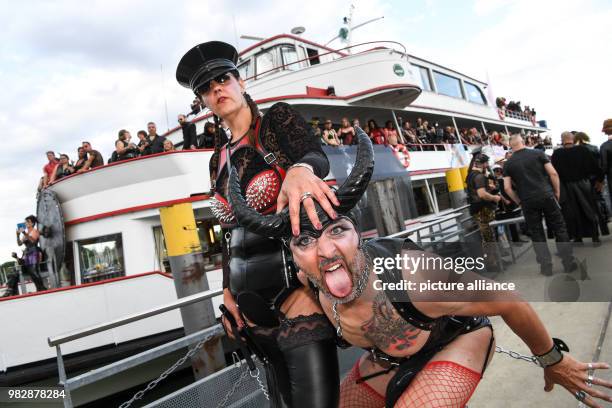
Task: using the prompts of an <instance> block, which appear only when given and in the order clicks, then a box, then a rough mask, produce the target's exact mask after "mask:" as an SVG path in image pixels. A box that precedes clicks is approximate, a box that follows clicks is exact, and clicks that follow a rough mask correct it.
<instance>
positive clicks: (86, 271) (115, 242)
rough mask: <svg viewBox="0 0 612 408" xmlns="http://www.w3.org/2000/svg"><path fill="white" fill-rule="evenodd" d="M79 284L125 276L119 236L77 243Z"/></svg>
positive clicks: (113, 235)
mask: <svg viewBox="0 0 612 408" xmlns="http://www.w3.org/2000/svg"><path fill="white" fill-rule="evenodd" d="M78 247H79V265H80V267H81V283H90V282H98V281H102V280H106V279H111V278H117V277H120V276H125V263H124V258H123V240H122V238H121V234H112V235H105V236H102V237H97V238H91V239H86V240H82V241H78Z"/></svg>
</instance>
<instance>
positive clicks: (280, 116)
mask: <svg viewBox="0 0 612 408" xmlns="http://www.w3.org/2000/svg"><path fill="white" fill-rule="evenodd" d="M260 135H261V142H262V144H263V145H264V147H265V149H266V150H267V151H269V152H271V153H274V155H275V156H276V157H277V158H278V164H279V165H280V166H281V167H282V168H284V169H288V168H289V167H290V166H291V165H292V164H295V163H298V162H299V163H306V164H309V165H311V166H312V167H313V170H314V172H315V174H316V175H317V176H318V177H321V178H323V177H325V176H327V173H329V161H328V160H327V156H325V153H324V152H323V149H322V148H321V142H320V140H319V139H318V138H317V137H315V135H314V133H313V132H312V129H311V127H310V126H309V125H308V124H307V123H306V121H305V120H304V118H303V117H302V116H301V115H300V114H299V113H298V112H297V111H296V110H295V109H293V108H292V107H291V106H290V105H288V104H286V103H282V102H279V103H277V104H275V105H273V106H272V107H271V108H270V109H269V110H268V112H266V114H265V115H264V117H263V120H262V125H261V133H260Z"/></svg>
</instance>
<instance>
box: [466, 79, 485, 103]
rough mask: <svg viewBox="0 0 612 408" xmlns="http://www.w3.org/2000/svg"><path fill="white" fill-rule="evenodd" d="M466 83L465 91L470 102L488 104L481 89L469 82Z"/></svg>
mask: <svg viewBox="0 0 612 408" xmlns="http://www.w3.org/2000/svg"><path fill="white" fill-rule="evenodd" d="M464 83H465V91H466V93H467V99H468V101H470V102H474V103H479V104H481V105H485V104H486V101H485V97H484V95H483V94H482V91H481V90H480V88H478V87H477V86H476V85H474V84H470V83H469V82H464Z"/></svg>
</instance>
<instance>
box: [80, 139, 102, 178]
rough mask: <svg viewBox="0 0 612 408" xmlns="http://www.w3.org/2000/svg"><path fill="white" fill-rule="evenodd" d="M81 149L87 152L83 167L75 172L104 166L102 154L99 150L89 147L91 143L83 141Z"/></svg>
mask: <svg viewBox="0 0 612 408" xmlns="http://www.w3.org/2000/svg"><path fill="white" fill-rule="evenodd" d="M83 149H84V150H85V151H86V152H87V161H86V162H85V164H84V165H83V167H81V168H80V169H79V170H77V173H82V172H84V171H87V170H89V169H94V168H96V167H100V166H104V158H102V154H101V153H100V152H99V151H97V150H94V149H93V148H92V147H91V143H89V142H83Z"/></svg>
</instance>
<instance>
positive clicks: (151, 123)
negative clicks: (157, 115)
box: [147, 122, 157, 127]
mask: <svg viewBox="0 0 612 408" xmlns="http://www.w3.org/2000/svg"><path fill="white" fill-rule="evenodd" d="M149 125H153V126H155V127H157V125H156V124H155V122H149V123H147V126H149Z"/></svg>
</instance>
